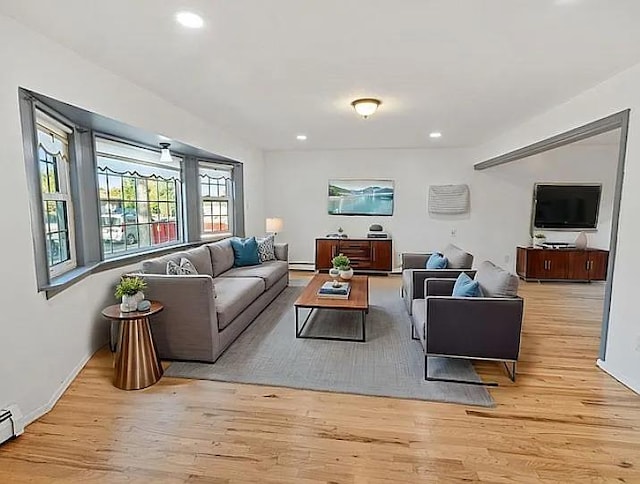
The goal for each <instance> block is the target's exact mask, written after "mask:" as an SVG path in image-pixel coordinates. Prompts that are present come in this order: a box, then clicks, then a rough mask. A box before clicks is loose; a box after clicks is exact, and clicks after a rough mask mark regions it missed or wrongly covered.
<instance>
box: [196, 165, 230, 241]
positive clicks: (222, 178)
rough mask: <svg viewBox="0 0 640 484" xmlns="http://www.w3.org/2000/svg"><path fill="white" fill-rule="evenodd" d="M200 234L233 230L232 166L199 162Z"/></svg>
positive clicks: (205, 234) (223, 232)
mask: <svg viewBox="0 0 640 484" xmlns="http://www.w3.org/2000/svg"><path fill="white" fill-rule="evenodd" d="M198 166H199V180H200V199H201V228H202V235H203V236H207V235H215V234H226V233H231V232H233V217H232V214H233V206H232V201H233V183H232V180H233V168H232V167H231V166H224V165H216V164H213V163H208V162H200V163H199V165H198Z"/></svg>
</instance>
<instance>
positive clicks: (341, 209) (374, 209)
mask: <svg viewBox="0 0 640 484" xmlns="http://www.w3.org/2000/svg"><path fill="white" fill-rule="evenodd" d="M393 196H394V192H393V180H329V215H370V216H373V215H376V216H380V215H393Z"/></svg>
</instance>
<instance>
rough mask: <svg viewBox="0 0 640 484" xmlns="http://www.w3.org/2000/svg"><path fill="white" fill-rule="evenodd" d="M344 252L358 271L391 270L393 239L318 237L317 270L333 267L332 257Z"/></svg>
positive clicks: (326, 269)
mask: <svg viewBox="0 0 640 484" xmlns="http://www.w3.org/2000/svg"><path fill="white" fill-rule="evenodd" d="M338 254H344V255H346V256H347V257H348V258H349V259H350V260H351V267H352V268H353V270H354V271H356V272H385V273H386V272H391V270H392V269H393V245H392V242H391V239H370V238H353V239H352V238H348V239H342V238H335V237H334V238H332V237H321V238H318V239H316V260H315V264H316V270H317V271H328V270H329V269H331V267H332V264H331V259H333V258H334V257H335V256H337V255H338Z"/></svg>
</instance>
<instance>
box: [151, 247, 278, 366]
mask: <svg viewBox="0 0 640 484" xmlns="http://www.w3.org/2000/svg"><path fill="white" fill-rule="evenodd" d="M275 251H276V258H277V260H274V261H267V262H263V263H262V264H260V265H256V266H250V267H234V266H233V264H234V257H233V249H232V247H231V243H230V241H229V240H228V239H227V240H222V241H219V242H215V243H212V244H206V245H202V246H200V247H197V248H194V249H190V250H187V251H184V252H177V253H172V254H170V255H166V256H163V257H158V258H155V259H150V260H146V261H144V262H143V263H142V271H143V274H142V275H143V276H144V278H145V280H146V281H147V285H148V287H147V289H146V290H145V296H146V297H147V298H148V299H153V300H157V301H160V302H161V303H162V304H163V305H164V308H165V309H164V311H162V312H161V313H159V314H158V315H157V316H155V317H154V318H153V321H152V322H151V331H152V333H153V338H154V341H155V344H156V348H157V350H158V354H159V356H160V358H162V359H167V360H190V361H206V362H214V361H216V360H217V359H218V357H219V356H220V355H221V354H222V353H223V352H224V350H225V349H227V348H228V347H229V345H230V344H231V343H232V342H233V341H234V340H235V339H236V338H237V337H238V336H239V335H240V333H242V331H243V330H244V329H245V328H246V327H247V326H249V324H251V322H252V321H253V320H254V319H255V318H256V316H257V315H258V314H260V312H262V310H263V309H264V308H265V307H267V306H268V305H269V303H270V302H271V301H273V300H274V299H275V297H276V296H277V295H278V294H280V293H281V292H282V291H283V290H284V288H285V287H287V285H288V283H289V266H288V262H287V261H288V246H287V245H286V244H275ZM183 257H184V258H187V259H189V261H190V262H191V263H192V264H193V265H194V266H195V268H196V270H197V271H198V274H197V275H177V276H174V275H167V274H166V272H167V263H168V261H169V260H172V261H174V262H176V263H177V264H179V262H180V260H181V259H182V258H183Z"/></svg>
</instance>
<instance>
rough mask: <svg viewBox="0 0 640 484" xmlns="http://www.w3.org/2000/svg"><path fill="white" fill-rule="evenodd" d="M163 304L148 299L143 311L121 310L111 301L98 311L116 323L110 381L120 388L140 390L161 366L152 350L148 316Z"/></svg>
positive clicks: (157, 375) (150, 382)
mask: <svg viewBox="0 0 640 484" xmlns="http://www.w3.org/2000/svg"><path fill="white" fill-rule="evenodd" d="M163 309H164V306H163V305H162V304H160V303H159V302H156V301H151V307H150V308H149V310H147V311H132V312H129V313H123V312H121V311H120V305H119V304H114V305H113V306H109V307H107V308H104V309H103V310H102V315H103V316H104V317H105V318H107V319H109V320H111V321H117V322H119V323H120V331H119V333H118V346H117V348H118V350H117V353H116V361H115V371H114V375H113V384H114V385H115V386H116V387H118V388H121V389H122V390H140V389H141V388H146V387H148V386H151V385H153V384H154V383H156V382H157V381H158V380H159V379H160V377H161V376H162V373H163V370H162V365H161V364H160V358H158V353H157V352H156V348H155V345H154V344H153V338H152V337H151V328H150V326H149V317H150V316H152V315H154V314H157V313H159V312H160V311H162V310H163Z"/></svg>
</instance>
